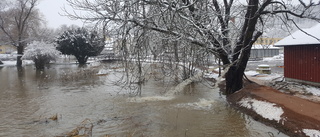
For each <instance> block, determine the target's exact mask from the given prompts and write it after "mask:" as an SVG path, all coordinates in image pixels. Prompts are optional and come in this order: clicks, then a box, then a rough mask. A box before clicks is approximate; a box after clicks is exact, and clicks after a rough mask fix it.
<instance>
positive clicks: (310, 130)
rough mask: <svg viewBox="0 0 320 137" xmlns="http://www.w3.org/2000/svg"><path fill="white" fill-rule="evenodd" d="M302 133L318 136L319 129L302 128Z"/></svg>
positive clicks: (310, 136)
mask: <svg viewBox="0 0 320 137" xmlns="http://www.w3.org/2000/svg"><path fill="white" fill-rule="evenodd" d="M302 131H303V133H305V134H306V135H307V136H309V137H320V131H319V130H315V129H303V130H302Z"/></svg>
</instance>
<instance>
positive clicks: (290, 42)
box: [274, 23, 320, 47]
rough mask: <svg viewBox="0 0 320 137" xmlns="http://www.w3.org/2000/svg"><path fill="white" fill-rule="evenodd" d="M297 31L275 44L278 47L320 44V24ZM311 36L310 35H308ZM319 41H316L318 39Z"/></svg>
mask: <svg viewBox="0 0 320 137" xmlns="http://www.w3.org/2000/svg"><path fill="white" fill-rule="evenodd" d="M302 30H303V31H304V32H303V31H301V30H297V31H296V32H294V33H292V34H291V35H289V36H287V37H285V38H284V39H282V40H280V41H278V42H277V43H275V44H274V46H276V47H283V46H295V45H314V44H320V41H319V39H320V33H319V31H320V23H319V24H317V25H315V26H313V27H311V28H307V29H302ZM305 32H306V33H307V34H306V33H305ZM308 34H309V35H308ZM315 37H316V38H317V39H316V38H315Z"/></svg>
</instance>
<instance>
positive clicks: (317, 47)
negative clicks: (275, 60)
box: [275, 24, 320, 86]
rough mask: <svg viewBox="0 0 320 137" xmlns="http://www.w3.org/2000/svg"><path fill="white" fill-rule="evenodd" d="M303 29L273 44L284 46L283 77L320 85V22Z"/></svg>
mask: <svg viewBox="0 0 320 137" xmlns="http://www.w3.org/2000/svg"><path fill="white" fill-rule="evenodd" d="M303 31H304V32H305V33H304V32H303ZM303 31H300V30H298V31H296V32H294V33H293V34H291V35H289V36H287V37H286V38H284V39H282V40H280V41H279V42H277V43H276V44H275V46H278V47H284V77H285V78H286V79H287V80H289V81H290V80H291V81H298V82H303V83H308V84H312V85H318V86H320V33H319V31H320V24H318V25H316V26H314V27H312V28H309V29H303Z"/></svg>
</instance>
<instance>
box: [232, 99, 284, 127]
mask: <svg viewBox="0 0 320 137" xmlns="http://www.w3.org/2000/svg"><path fill="white" fill-rule="evenodd" d="M238 103H239V104H240V106H242V107H246V108H248V109H252V110H253V111H255V112H256V113H257V114H259V115H260V116H262V117H264V118H266V119H269V120H276V121H277V122H278V123H279V122H280V120H281V115H282V114H283V110H282V108H281V107H277V106H275V105H276V104H274V103H270V102H266V101H260V100H256V99H252V98H243V99H242V100H241V101H239V102H238Z"/></svg>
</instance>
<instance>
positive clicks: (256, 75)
mask: <svg viewBox="0 0 320 137" xmlns="http://www.w3.org/2000/svg"><path fill="white" fill-rule="evenodd" d="M245 74H246V75H247V76H250V77H254V78H257V79H259V80H265V81H270V80H274V79H277V78H282V77H283V75H281V74H278V73H271V74H259V73H258V72H257V71H252V70H251V71H246V72H245Z"/></svg>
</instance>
